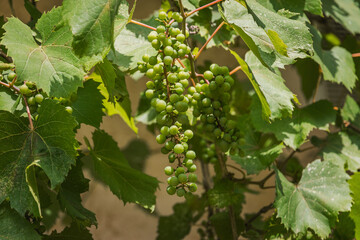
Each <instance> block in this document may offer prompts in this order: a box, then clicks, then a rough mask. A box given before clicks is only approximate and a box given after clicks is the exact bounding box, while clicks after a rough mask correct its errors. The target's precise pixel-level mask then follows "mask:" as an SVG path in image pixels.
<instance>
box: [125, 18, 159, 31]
mask: <svg viewBox="0 0 360 240" xmlns="http://www.w3.org/2000/svg"><path fill="white" fill-rule="evenodd" d="M130 22H131V23H134V24H137V25H139V26H143V27H146V28H149V29H151V30H154V31H156V28H154V27H152V26H149V25H146V24H144V23H141V22H138V21H135V20H130Z"/></svg>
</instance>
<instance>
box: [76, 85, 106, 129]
mask: <svg viewBox="0 0 360 240" xmlns="http://www.w3.org/2000/svg"><path fill="white" fill-rule="evenodd" d="M99 85H100V83H97V82H94V81H93V80H88V81H86V82H85V83H84V87H82V88H79V89H78V92H77V98H76V100H75V101H74V102H73V104H72V109H73V116H74V117H75V118H76V121H78V123H79V124H80V123H85V124H88V125H91V126H93V127H96V128H98V127H100V123H101V122H102V117H103V116H104V115H105V114H104V112H103V111H102V107H103V105H102V102H103V100H104V99H105V98H104V96H103V95H102V94H101V93H100V91H99V89H98V87H99Z"/></svg>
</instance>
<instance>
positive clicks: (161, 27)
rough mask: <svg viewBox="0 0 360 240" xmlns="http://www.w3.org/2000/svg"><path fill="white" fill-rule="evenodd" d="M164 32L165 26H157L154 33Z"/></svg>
mask: <svg viewBox="0 0 360 240" xmlns="http://www.w3.org/2000/svg"><path fill="white" fill-rule="evenodd" d="M165 31H166V28H165V26H163V25H159V26H157V28H156V32H157V33H163V32H165Z"/></svg>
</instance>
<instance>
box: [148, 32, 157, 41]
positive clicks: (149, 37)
mask: <svg viewBox="0 0 360 240" xmlns="http://www.w3.org/2000/svg"><path fill="white" fill-rule="evenodd" d="M157 37H158V33H157V32H156V31H152V32H150V33H149V35H148V40H149V41H150V42H152V41H153V40H155V39H156V38H157Z"/></svg>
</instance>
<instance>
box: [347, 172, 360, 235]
mask: <svg viewBox="0 0 360 240" xmlns="http://www.w3.org/2000/svg"><path fill="white" fill-rule="evenodd" d="M349 185H350V190H351V192H352V197H353V202H354V203H353V206H352V207H351V212H350V217H351V218H352V219H353V220H354V223H355V239H359V238H360V218H359V216H360V173H355V174H354V175H352V176H351V179H350V180H349Z"/></svg>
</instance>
